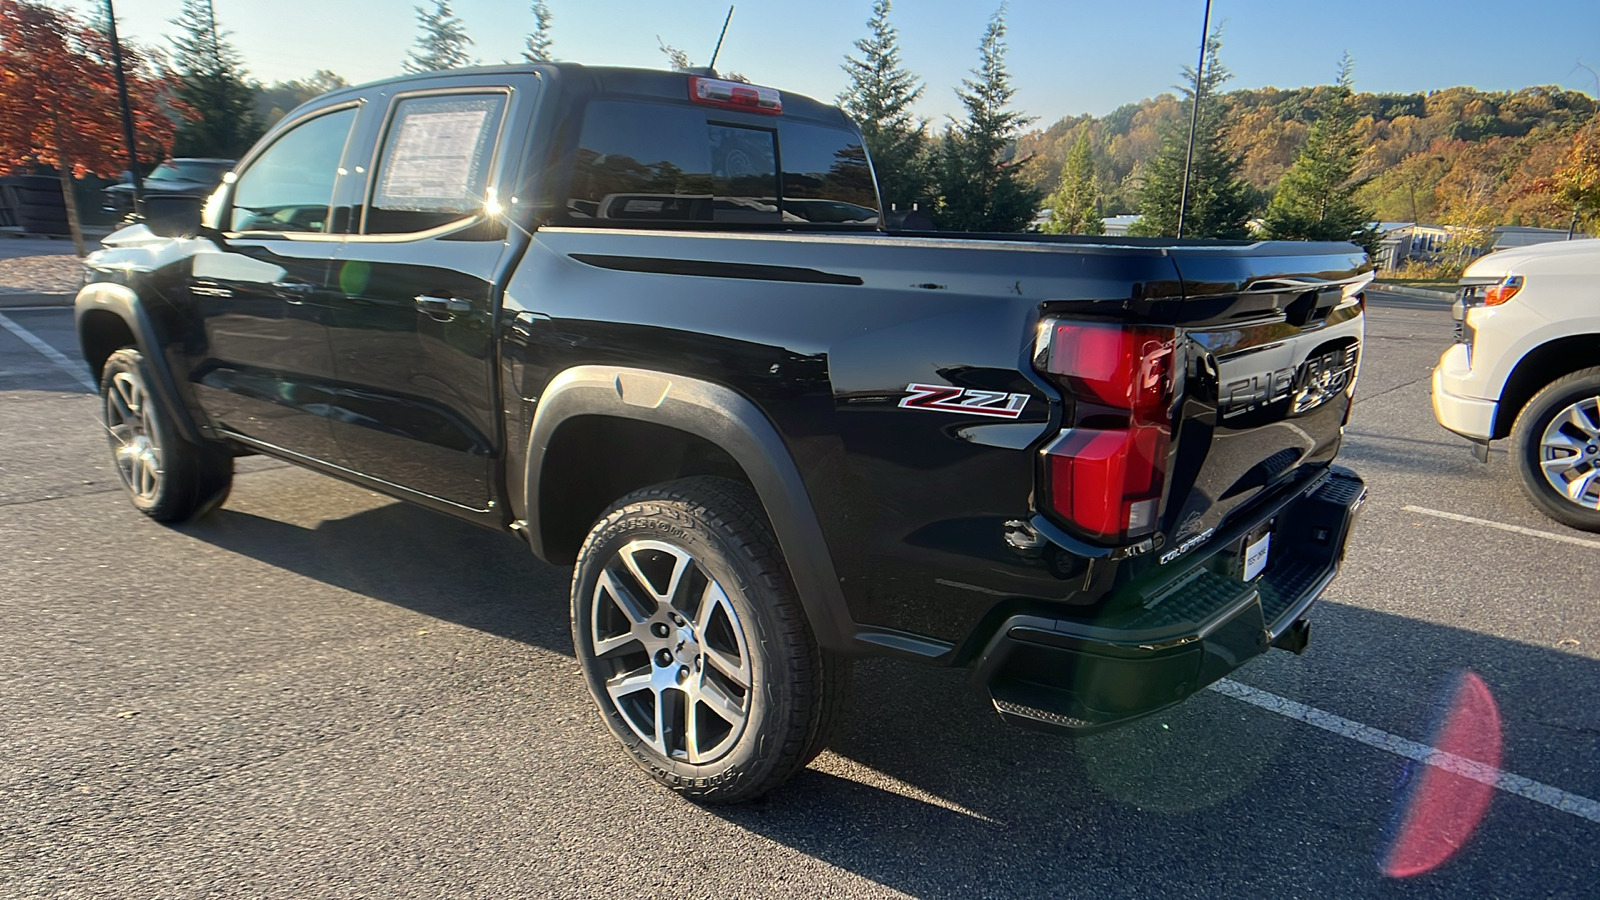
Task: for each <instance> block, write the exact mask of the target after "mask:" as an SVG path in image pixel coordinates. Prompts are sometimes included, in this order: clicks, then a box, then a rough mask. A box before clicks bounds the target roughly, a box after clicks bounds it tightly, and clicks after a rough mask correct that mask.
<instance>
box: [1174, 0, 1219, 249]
mask: <svg viewBox="0 0 1600 900" xmlns="http://www.w3.org/2000/svg"><path fill="white" fill-rule="evenodd" d="M1210 37H1211V0H1206V16H1205V18H1204V19H1203V20H1202V21H1201V22H1200V62H1199V63H1198V64H1196V65H1195V67H1194V100H1193V101H1192V102H1191V108H1190V110H1189V146H1188V148H1187V149H1185V150H1184V151H1183V193H1182V194H1180V195H1179V196H1178V237H1180V238H1181V237H1183V219H1184V217H1185V216H1187V215H1188V214H1189V168H1190V167H1191V166H1193V165H1194V132H1195V129H1196V128H1198V127H1199V125H1200V87H1201V85H1203V84H1204V83H1205V75H1206V42H1207V41H1208V40H1209V39H1210Z"/></svg>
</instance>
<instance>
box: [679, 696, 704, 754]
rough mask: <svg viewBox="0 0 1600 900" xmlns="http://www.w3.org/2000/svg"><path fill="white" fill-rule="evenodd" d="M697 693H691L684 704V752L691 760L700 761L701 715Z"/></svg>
mask: <svg viewBox="0 0 1600 900" xmlns="http://www.w3.org/2000/svg"><path fill="white" fill-rule="evenodd" d="M698 706H699V704H698V703H697V702H695V695H694V694H689V695H688V696H686V697H685V698H684V704H683V752H684V755H685V756H687V757H688V758H689V762H692V763H697V762H699V761H700V716H699V712H698V709H697V707H698Z"/></svg>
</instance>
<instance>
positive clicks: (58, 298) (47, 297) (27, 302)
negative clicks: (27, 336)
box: [0, 291, 77, 310]
mask: <svg viewBox="0 0 1600 900" xmlns="http://www.w3.org/2000/svg"><path fill="white" fill-rule="evenodd" d="M76 296H77V295H76V294H70V293H48V294H47V293H41V292H38V291H17V292H14V293H13V292H10V291H0V310H4V309H15V308H17V307H19V306H59V307H62V308H63V309H67V308H70V307H71V306H72V301H73V300H74V299H75V298H76Z"/></svg>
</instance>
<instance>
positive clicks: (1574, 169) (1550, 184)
mask: <svg viewBox="0 0 1600 900" xmlns="http://www.w3.org/2000/svg"><path fill="white" fill-rule="evenodd" d="M1539 187H1540V188H1541V189H1543V190H1544V191H1545V192H1547V193H1549V194H1551V195H1552V196H1554V197H1555V199H1556V202H1558V203H1560V204H1561V205H1562V206H1563V207H1565V208H1567V209H1570V210H1572V222H1573V225H1574V226H1576V225H1577V224H1578V223H1580V222H1582V223H1585V224H1587V225H1588V226H1589V228H1590V229H1591V233H1592V230H1593V229H1595V228H1597V227H1600V118H1597V119H1595V120H1594V121H1592V122H1590V123H1589V124H1588V126H1587V127H1585V128H1583V129H1582V130H1581V131H1579V132H1578V133H1577V134H1576V135H1574V136H1573V138H1572V149H1571V150H1570V151H1568V153H1567V158H1566V159H1565V160H1563V161H1562V163H1561V167H1560V168H1558V169H1556V171H1555V174H1554V175H1553V176H1551V177H1550V178H1549V179H1546V180H1544V182H1543V183H1541V184H1540V185H1539Z"/></svg>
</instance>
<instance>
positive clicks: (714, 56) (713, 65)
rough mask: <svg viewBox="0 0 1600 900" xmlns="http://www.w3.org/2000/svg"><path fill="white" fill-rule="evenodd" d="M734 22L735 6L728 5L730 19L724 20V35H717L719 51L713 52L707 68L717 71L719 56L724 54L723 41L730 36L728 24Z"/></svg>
mask: <svg viewBox="0 0 1600 900" xmlns="http://www.w3.org/2000/svg"><path fill="white" fill-rule="evenodd" d="M732 21H733V4H731V3H730V4H729V5H728V17H727V18H726V19H723V20H722V33H721V34H719V35H717V49H715V50H713V51H711V61H710V62H708V63H706V68H708V69H711V70H712V71H716V68H717V54H718V53H721V52H722V39H723V38H725V37H727V36H728V23H729V22H732Z"/></svg>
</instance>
